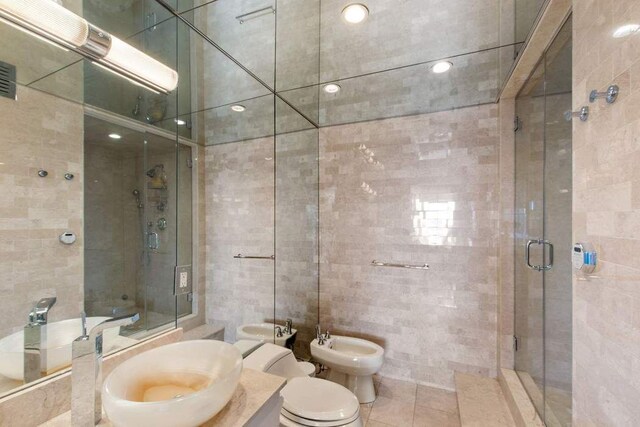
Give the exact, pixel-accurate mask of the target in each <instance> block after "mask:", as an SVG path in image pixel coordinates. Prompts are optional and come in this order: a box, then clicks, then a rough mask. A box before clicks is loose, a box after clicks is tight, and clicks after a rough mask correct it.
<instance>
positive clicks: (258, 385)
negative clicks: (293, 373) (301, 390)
mask: <svg viewBox="0 0 640 427" xmlns="http://www.w3.org/2000/svg"><path fill="white" fill-rule="evenodd" d="M285 384H286V380H285V379H284V378H281V377H277V376H275V375H271V374H265V373H264V372H259V371H255V370H253V369H249V368H244V369H243V370H242V374H241V376H240V383H239V384H238V388H237V389H236V392H235V393H234V395H233V397H232V398H231V400H230V401H229V403H227V405H226V406H225V407H224V408H222V411H220V412H218V414H217V415H216V416H215V417H213V418H212V419H210V420H209V421H207V422H206V423H205V424H204V425H203V427H213V426H216V427H240V426H244V425H246V424H249V423H250V422H252V421H254V420H253V419H252V418H253V417H254V415H255V414H256V413H257V412H258V411H259V410H260V409H261V408H262V407H263V406H264V405H265V404H266V403H267V402H268V401H269V399H271V398H273V396H275V395H277V394H278V393H279V392H280V390H281V389H282V388H283V387H284V386H285ZM69 425H71V412H66V413H64V414H62V415H60V416H58V417H56V418H53V419H51V420H49V421H47V422H46V423H44V424H41V425H40V426H41V427H68V426H69ZM98 425H100V426H106V427H109V426H112V424H111V423H110V422H109V421H108V420H107V419H106V417H104V418H103V419H102V421H101V422H100V424H98Z"/></svg>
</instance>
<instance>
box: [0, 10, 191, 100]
mask: <svg viewBox="0 0 640 427" xmlns="http://www.w3.org/2000/svg"><path fill="white" fill-rule="evenodd" d="M0 19H1V20H3V21H5V22H7V23H8V24H10V25H12V26H16V27H18V28H19V29H21V30H24V31H26V32H28V33H29V34H31V35H33V36H36V37H38V38H42V39H44V40H46V41H49V42H52V43H53V44H55V45H56V46H58V47H60V48H62V49H65V50H73V51H74V52H77V53H79V54H80V55H82V56H84V57H86V58H88V59H90V60H91V61H93V62H94V63H96V64H97V65H100V66H103V67H104V68H106V69H108V70H109V71H113V72H115V73H117V74H119V75H121V76H123V77H125V78H127V79H129V80H131V81H133V82H134V83H136V84H139V85H141V86H143V87H146V88H148V89H150V90H152V91H155V92H161V93H169V92H171V91H172V90H174V89H175V88H176V87H177V86H178V73H177V72H176V71H175V70H173V69H171V68H169V67H167V66H166V65H164V64H162V63H161V62H160V61H157V60H156V59H153V58H152V57H150V56H149V55H147V54H145V53H143V52H141V51H140V50H138V49H136V48H134V47H133V46H131V45H130V44H128V43H125V42H124V41H122V40H120V39H119V38H117V37H115V36H113V35H111V34H109V33H107V32H106V31H103V30H101V29H100V28H98V27H96V26H95V25H93V24H91V23H89V22H88V21H87V20H85V19H84V18H82V17H80V16H78V15H76V14H75V13H73V12H71V11H70V10H68V9H66V8H64V7H63V6H61V5H60V4H58V3H57V2H55V1H52V0H0Z"/></svg>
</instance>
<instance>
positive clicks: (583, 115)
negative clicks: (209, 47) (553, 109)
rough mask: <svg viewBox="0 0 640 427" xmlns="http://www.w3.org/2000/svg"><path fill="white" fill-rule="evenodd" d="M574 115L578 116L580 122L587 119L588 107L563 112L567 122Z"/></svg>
mask: <svg viewBox="0 0 640 427" xmlns="http://www.w3.org/2000/svg"><path fill="white" fill-rule="evenodd" d="M574 117H579V118H580V121H581V122H586V121H587V120H589V107H582V108H581V109H580V110H578V111H567V112H566V113H564V118H565V120H566V121H568V122H570V121H571V119H572V118H574Z"/></svg>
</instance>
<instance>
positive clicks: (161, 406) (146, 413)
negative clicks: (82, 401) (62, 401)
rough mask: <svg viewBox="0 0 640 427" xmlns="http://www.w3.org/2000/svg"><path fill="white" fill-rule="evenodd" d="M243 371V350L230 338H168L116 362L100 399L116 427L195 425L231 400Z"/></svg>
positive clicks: (193, 426)
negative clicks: (175, 340) (172, 341)
mask: <svg viewBox="0 0 640 427" xmlns="http://www.w3.org/2000/svg"><path fill="white" fill-rule="evenodd" d="M241 372H242V355H241V354H240V350H238V349H237V348H235V347H234V346H233V345H231V344H227V343H224V342H222V341H213V340H196V341H184V342H179V343H175V344H169V345H165V346H162V347H158V348H155V349H153V350H149V351H146V352H144V353H141V354H139V355H137V356H134V357H132V358H131V359H129V360H127V361H125V362H123V363H122V364H120V365H119V366H118V367H116V368H115V369H114V370H113V372H111V374H110V375H109V376H108V377H107V379H106V380H105V382H104V385H103V388H102V402H103V405H104V409H105V411H106V413H107V417H108V418H109V421H110V422H111V423H112V424H113V425H114V426H116V427H119V426H121V427H124V426H127V427H128V426H154V427H164V426H167V427H195V426H199V425H201V424H203V423H204V422H206V421H207V420H209V419H211V418H212V417H213V416H214V415H216V414H217V413H218V412H219V411H220V410H221V409H222V408H223V407H224V406H225V405H226V404H227V402H229V400H230V399H231V397H232V396H233V393H234V392H235V390H236V387H237V386H238V382H239V381H240V374H241Z"/></svg>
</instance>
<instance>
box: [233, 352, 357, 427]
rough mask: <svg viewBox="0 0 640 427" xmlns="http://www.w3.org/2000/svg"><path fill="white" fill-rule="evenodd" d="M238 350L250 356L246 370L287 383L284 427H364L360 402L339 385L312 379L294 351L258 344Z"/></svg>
mask: <svg viewBox="0 0 640 427" xmlns="http://www.w3.org/2000/svg"><path fill="white" fill-rule="evenodd" d="M236 346H238V347H239V348H241V349H242V352H243V354H248V356H247V357H246V358H245V359H244V362H243V366H244V367H245V368H250V369H255V370H258V371H262V372H266V373H269V374H272V375H278V376H280V377H284V378H286V379H287V385H286V386H285V387H284V388H283V389H282V391H281V392H280V395H281V397H282V399H283V403H282V410H281V411H280V426H281V427H300V426H309V427H362V425H363V424H362V419H361V418H360V404H359V403H358V398H357V397H356V396H354V394H353V393H351V392H350V391H349V390H347V389H346V388H345V387H343V386H341V385H339V384H336V383H333V382H330V381H327V380H322V379H318V378H310V377H309V376H308V375H307V374H306V373H305V371H304V370H303V366H304V365H301V364H300V362H297V361H296V359H295V357H294V355H293V353H292V352H291V350H289V349H287V348H284V347H280V346H277V345H274V344H271V343H264V344H263V343H259V342H255V341H238V342H237V343H236Z"/></svg>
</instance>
